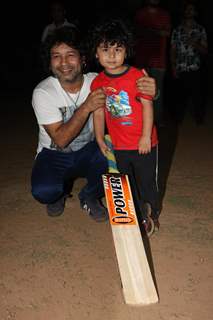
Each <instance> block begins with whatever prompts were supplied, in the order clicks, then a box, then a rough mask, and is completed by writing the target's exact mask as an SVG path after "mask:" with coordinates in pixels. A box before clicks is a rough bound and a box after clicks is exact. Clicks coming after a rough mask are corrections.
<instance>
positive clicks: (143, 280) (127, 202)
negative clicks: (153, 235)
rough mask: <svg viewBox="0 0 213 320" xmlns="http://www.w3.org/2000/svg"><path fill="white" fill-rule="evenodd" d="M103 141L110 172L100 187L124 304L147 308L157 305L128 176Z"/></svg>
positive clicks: (109, 144)
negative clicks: (109, 226) (105, 207)
mask: <svg viewBox="0 0 213 320" xmlns="http://www.w3.org/2000/svg"><path fill="white" fill-rule="evenodd" d="M105 142H106V144H107V146H108V147H109V149H110V150H111V151H109V152H108V155H107V158H108V165H109V173H107V174H103V175H102V178H103V185H104V190H105V196H106V204H107V208H108V214H109V221H110V225H111V229H112V234H113V240H114V246H115V252H116V256H117V262H118V268H119V271H120V277H121V283H122V288H123V295H124V300H125V303H126V304H130V305H149V304H152V303H157V302H158V294H157V291H156V288H155V285H154V281H153V278H152V274H151V271H150V267H149V264H148V261H147V257H146V252H145V249H144V244H143V239H142V236H141V231H140V227H139V224H138V220H137V215H136V211H135V207H134V203H133V197H132V193H131V189H130V184H129V179H128V176H127V175H125V174H120V173H119V172H118V169H117V166H116V160H115V157H114V153H113V149H112V143H111V139H110V136H109V135H106V136H105Z"/></svg>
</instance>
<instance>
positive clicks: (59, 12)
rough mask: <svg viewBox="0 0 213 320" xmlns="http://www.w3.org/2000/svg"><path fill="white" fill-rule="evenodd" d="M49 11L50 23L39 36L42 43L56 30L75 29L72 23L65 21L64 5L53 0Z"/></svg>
mask: <svg viewBox="0 0 213 320" xmlns="http://www.w3.org/2000/svg"><path fill="white" fill-rule="evenodd" d="M49 10H50V16H51V19H52V22H51V23H50V24H48V25H47V26H46V27H45V28H44V30H43V32H42V36H41V41H42V42H44V41H45V39H46V38H47V36H48V35H49V34H51V33H52V32H53V31H54V30H55V29H57V28H61V27H64V26H69V27H75V24H74V23H71V22H69V21H68V20H67V18H66V10H65V7H64V4H63V2H61V1H60V0H53V1H52V2H51V3H50V9H49Z"/></svg>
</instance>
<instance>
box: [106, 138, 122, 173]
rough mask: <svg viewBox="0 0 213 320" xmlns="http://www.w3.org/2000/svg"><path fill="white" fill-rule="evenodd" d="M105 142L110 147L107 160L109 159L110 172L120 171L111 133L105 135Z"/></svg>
mask: <svg viewBox="0 0 213 320" xmlns="http://www.w3.org/2000/svg"><path fill="white" fill-rule="evenodd" d="M104 140H105V143H106V145H107V147H108V149H109V151H108V152H107V160H108V170H109V173H119V171H118V168H117V164H116V159H115V154H114V151H113V145H112V140H111V137H110V135H109V134H106V135H105V137H104Z"/></svg>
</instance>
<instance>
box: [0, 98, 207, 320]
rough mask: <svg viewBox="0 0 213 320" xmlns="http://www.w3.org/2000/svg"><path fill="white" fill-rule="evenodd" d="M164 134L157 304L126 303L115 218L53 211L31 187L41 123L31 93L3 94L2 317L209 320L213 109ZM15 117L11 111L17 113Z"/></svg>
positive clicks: (155, 255) (73, 202) (154, 245)
mask: <svg viewBox="0 0 213 320" xmlns="http://www.w3.org/2000/svg"><path fill="white" fill-rule="evenodd" d="M210 105H211V103H210V101H209V108H208V116H207V120H206V124H205V125H204V126H200V127H197V126H196V125H195V124H194V122H193V119H192V118H191V116H190V114H188V115H187V117H186V119H185V121H184V123H183V125H182V126H181V127H180V128H179V129H178V130H177V128H175V126H174V125H173V124H172V123H170V124H168V125H167V126H166V127H164V128H162V129H161V130H160V141H161V146H160V156H159V162H160V166H159V170H160V185H161V193H162V196H163V210H162V213H161V218H160V222H161V228H160V231H159V232H158V233H156V234H154V235H153V236H152V238H151V239H150V249H151V252H149V254H150V253H151V255H152V261H153V265H154V273H155V277H156V281H157V288H158V292H159V297H160V301H159V303H158V304H154V305H151V306H146V307H130V306H128V305H125V304H124V300H123V296H122V290H121V285H120V280H119V274H118V269H117V264H116V258H115V252H114V247H113V242H112V234H111V229H110V225H109V223H99V224H98V223H96V222H94V221H93V220H91V219H90V217H88V216H87V215H86V214H85V213H84V212H82V211H81V210H80V208H79V203H78V200H77V193H78V190H79V189H80V187H81V185H82V184H83V183H84V180H83V179H82V180H78V182H77V183H76V184H75V186H74V190H73V197H72V198H69V199H68V201H67V204H66V209H65V212H64V214H63V215H62V216H60V217H58V218H50V217H48V216H47V214H46V211H45V207H44V206H43V205H41V204H39V203H38V202H36V201H35V200H34V199H33V198H32V196H31V193H30V174H31V166H32V163H33V158H34V155H35V149H36V144H37V126H36V122H35V118H34V115H33V112H32V109H31V103H30V96H28V95H25V96H24V97H21V96H20V95H19V96H14V97H13V98H11V97H9V95H5V96H4V97H3V98H1V117H0V121H1V126H0V127H1V135H0V144H1V166H0V177H1V178H0V243H1V245H0V320H49V319H51V320H100V319H102V320H201V319H202V320H210V319H212V318H213V315H212V314H213V304H212V296H213V249H212V247H213V196H212V191H213V151H212V150H213V149H212V139H213V126H212V121H213V112H212V111H211V112H210ZM11 111H12V112H13V113H12V112H11Z"/></svg>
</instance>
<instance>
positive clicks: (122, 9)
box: [0, 0, 213, 90]
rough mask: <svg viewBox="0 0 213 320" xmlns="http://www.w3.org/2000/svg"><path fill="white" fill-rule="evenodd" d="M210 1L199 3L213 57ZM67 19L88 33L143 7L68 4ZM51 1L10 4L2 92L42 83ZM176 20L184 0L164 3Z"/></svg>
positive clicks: (128, 0)
mask: <svg viewBox="0 0 213 320" xmlns="http://www.w3.org/2000/svg"><path fill="white" fill-rule="evenodd" d="M210 1H211V0H203V1H197V4H198V7H199V12H200V22H201V23H202V24H203V25H204V26H205V28H206V30H207V34H208V41H209V49H210V56H211V53H212V51H213V50H212V47H213V45H212V40H211V39H212V38H213V17H212V11H211V10H210ZM64 3H65V5H66V8H67V17H68V19H69V20H70V21H72V20H76V19H77V20H78V21H79V23H80V26H81V28H82V29H83V30H84V31H85V32H86V30H87V29H88V27H89V26H90V25H91V24H92V23H94V22H95V21H96V19H97V18H100V15H101V14H102V13H103V12H104V13H108V14H112V15H116V14H117V15H119V16H122V17H125V18H126V19H130V20H131V19H132V18H133V16H134V14H135V12H136V10H137V8H138V7H139V6H140V5H141V4H143V1H140V0H114V1H113V0H108V1H106V0H99V1H95V0H90V1H80V0H77V1H75V2H74V1H64ZM48 4H49V2H48V1H41V0H37V1H32V2H28V3H24V2H17V3H12V2H10V3H6V4H5V6H4V10H3V11H2V17H3V19H2V20H1V22H0V23H1V29H2V32H1V56H2V57H1V63H0V67H1V76H0V85H1V90H10V89H18V90H24V89H25V88H27V89H28V88H29V89H32V88H33V87H34V85H35V84H36V83H37V82H38V81H39V80H40V73H39V70H38V68H39V67H38V51H39V49H38V48H39V44H40V37H41V33H42V31H43V28H44V27H45V26H46V24H48V23H50V18H49V13H48ZM162 4H163V6H164V7H166V8H167V9H168V10H169V11H170V13H171V16H172V22H173V26H175V25H176V24H177V23H178V21H179V16H180V10H181V7H182V4H183V0H164V1H162Z"/></svg>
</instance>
